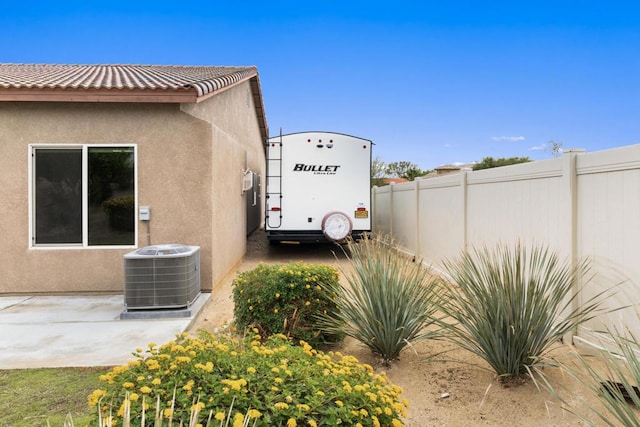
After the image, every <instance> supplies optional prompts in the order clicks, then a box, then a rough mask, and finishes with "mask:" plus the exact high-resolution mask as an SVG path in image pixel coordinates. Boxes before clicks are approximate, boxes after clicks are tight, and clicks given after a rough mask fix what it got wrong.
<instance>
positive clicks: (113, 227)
mask: <svg viewBox="0 0 640 427" xmlns="http://www.w3.org/2000/svg"><path fill="white" fill-rule="evenodd" d="M88 184H89V190H88V191H89V194H88V196H89V205H88V209H87V210H88V212H87V214H88V224H89V227H88V229H89V236H88V237H89V239H88V240H89V245H133V244H134V243H135V242H134V238H135V236H134V234H135V211H134V208H135V199H134V195H135V193H134V170H133V148H129V147H127V148H113V147H97V148H93V147H89V151H88Z"/></svg>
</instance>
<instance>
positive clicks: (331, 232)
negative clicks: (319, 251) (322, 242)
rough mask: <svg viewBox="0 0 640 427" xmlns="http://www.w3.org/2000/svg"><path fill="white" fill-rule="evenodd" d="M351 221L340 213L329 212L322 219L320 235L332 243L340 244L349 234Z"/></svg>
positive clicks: (351, 225) (351, 226)
mask: <svg viewBox="0 0 640 427" xmlns="http://www.w3.org/2000/svg"><path fill="white" fill-rule="evenodd" d="M352 228H353V224H352V223H351V219H350V218H349V217H348V216H347V215H345V214H344V213H342V212H337V211H336V212H329V213H328V214H326V215H325V216H324V218H322V233H323V234H324V236H325V237H326V238H327V239H329V240H331V241H332V242H341V241H343V240H344V239H346V238H347V236H348V235H349V234H351V230H352Z"/></svg>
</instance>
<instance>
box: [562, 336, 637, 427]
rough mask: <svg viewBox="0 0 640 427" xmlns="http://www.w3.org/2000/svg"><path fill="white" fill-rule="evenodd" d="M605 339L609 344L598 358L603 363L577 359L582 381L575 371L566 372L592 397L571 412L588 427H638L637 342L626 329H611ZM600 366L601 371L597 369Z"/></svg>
mask: <svg viewBox="0 0 640 427" xmlns="http://www.w3.org/2000/svg"><path fill="white" fill-rule="evenodd" d="M607 335H608V336H609V337H610V338H611V343H610V345H608V346H607V348H605V349H602V350H601V351H600V352H599V354H598V356H599V359H600V362H603V363H597V364H596V363H593V357H587V356H584V355H578V360H579V363H578V366H579V367H582V370H581V372H582V373H586V380H585V379H584V377H585V375H580V372H576V369H575V368H573V367H569V368H567V371H568V372H569V373H570V374H572V375H573V376H574V377H576V378H578V379H579V380H580V381H581V382H582V383H583V384H585V385H586V386H587V387H588V388H589V389H590V390H591V392H592V395H593V399H588V400H587V399H584V400H582V401H581V403H582V406H581V408H583V409H580V410H579V411H578V410H577V409H575V407H574V408H573V409H572V410H571V412H573V413H574V414H576V415H578V416H579V417H580V418H582V419H583V420H584V421H585V422H586V423H587V424H589V425H594V426H595V425H608V426H628V427H640V412H638V408H640V389H639V387H640V340H639V339H638V336H637V335H636V334H634V333H633V332H632V331H631V330H629V329H628V328H627V329H624V330H622V331H621V330H620V329H619V328H613V330H611V331H608V332H607ZM602 364H604V367H603V368H601V369H600V368H597V366H600V365H602ZM565 367H566V366H565ZM591 402H597V403H598V405H596V404H593V403H591ZM572 406H574V405H572ZM594 418H595V419H596V420H598V422H595V421H594Z"/></svg>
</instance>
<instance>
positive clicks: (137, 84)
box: [0, 63, 258, 97]
mask: <svg viewBox="0 0 640 427" xmlns="http://www.w3.org/2000/svg"><path fill="white" fill-rule="evenodd" d="M257 74H258V70H257V69H256V67H253V66H251V67H220V66H174V65H65V64H2V63H0V90H3V89H6V90H11V89H17V90H28V89H40V90H65V91H69V90H91V89H93V90H108V91H114V90H115V91H122V92H125V91H133V90H135V91H163V92H167V91H174V92H175V91H177V92H188V91H190V92H193V93H194V94H195V95H197V96H198V97H203V96H206V95H207V94H210V93H212V92H214V91H217V90H220V89H224V88H226V87H229V86H232V85H234V84H235V83H239V82H241V81H244V80H247V79H249V78H251V77H254V76H256V75H257Z"/></svg>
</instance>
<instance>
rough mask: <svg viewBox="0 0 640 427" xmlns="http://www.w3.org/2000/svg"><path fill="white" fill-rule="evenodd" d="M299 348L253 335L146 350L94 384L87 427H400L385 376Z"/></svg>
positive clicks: (393, 389)
mask: <svg viewBox="0 0 640 427" xmlns="http://www.w3.org/2000/svg"><path fill="white" fill-rule="evenodd" d="M300 344H301V345H299V346H297V345H292V344H291V343H290V341H288V340H287V339H286V337H284V336H283V335H279V334H278V335H274V336H272V337H270V338H268V339H267V340H266V341H265V343H264V344H262V343H261V337H260V336H259V335H256V336H253V337H248V338H246V339H242V340H241V339H232V338H229V337H227V338H224V337H220V338H216V337H215V336H213V335H211V334H209V333H205V332H202V333H201V336H200V337H198V338H196V337H190V336H188V335H187V334H183V335H178V337H177V339H176V340H174V341H171V342H169V343H167V344H164V345H162V346H160V347H157V346H156V345H155V344H153V343H152V344H149V347H148V349H147V350H146V351H145V352H143V351H142V349H138V350H136V353H134V355H135V356H136V358H135V359H134V360H132V361H131V362H129V363H128V364H127V365H124V366H119V367H116V368H114V369H113V370H111V371H110V372H108V373H107V374H105V375H102V376H101V377H100V379H101V380H102V381H103V382H104V383H105V385H104V387H103V388H101V389H98V390H95V391H94V392H93V393H92V394H91V395H90V396H89V406H90V407H91V408H93V411H94V414H95V415H94V419H93V423H94V424H92V425H97V423H98V419H99V416H98V412H100V418H101V419H102V423H103V425H104V424H105V420H107V421H114V420H115V421H116V424H118V425H121V424H122V423H123V419H125V417H126V418H128V419H130V421H131V425H136V426H139V425H149V426H152V425H155V423H156V420H155V419H154V418H155V417H154V414H158V418H159V419H164V420H166V421H165V422H164V423H163V424H162V425H171V424H172V423H173V424H172V425H178V424H179V423H183V424H182V425H191V424H193V422H192V423H191V424H189V422H190V418H191V419H192V418H193V417H194V413H195V417H198V419H199V422H200V423H201V424H202V425H209V423H208V422H207V420H209V419H210V421H211V424H210V425H212V426H213V425H221V424H222V421H223V420H225V419H226V418H227V417H231V419H234V420H236V419H242V418H244V415H248V416H249V417H250V418H252V420H251V423H250V425H253V423H254V422H255V425H258V426H288V427H290V426H296V425H300V426H302V425H305V426H334V425H338V424H342V425H349V426H354V425H361V426H381V425H383V426H400V425H402V422H401V421H400V419H401V417H403V416H405V408H406V407H407V405H408V403H407V402H406V400H403V401H400V400H399V395H400V393H401V392H402V390H401V389H400V388H399V387H397V386H395V385H392V384H390V383H389V382H388V380H387V378H386V376H385V375H384V373H383V374H376V373H374V371H373V368H371V366H368V365H364V364H359V363H358V361H357V360H356V359H355V358H354V357H352V356H343V355H341V354H340V353H332V352H329V353H323V352H320V351H316V350H314V349H312V348H311V346H309V345H308V344H307V343H305V342H301V343H300ZM143 412H145V413H146V414H147V417H146V422H145V423H144V424H143V423H141V418H142V414H143ZM229 412H233V414H230V413H229ZM192 421H193V419H192ZM233 425H234V426H235V425H236V424H235V423H234V424H233ZM240 425H241V424H240Z"/></svg>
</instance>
